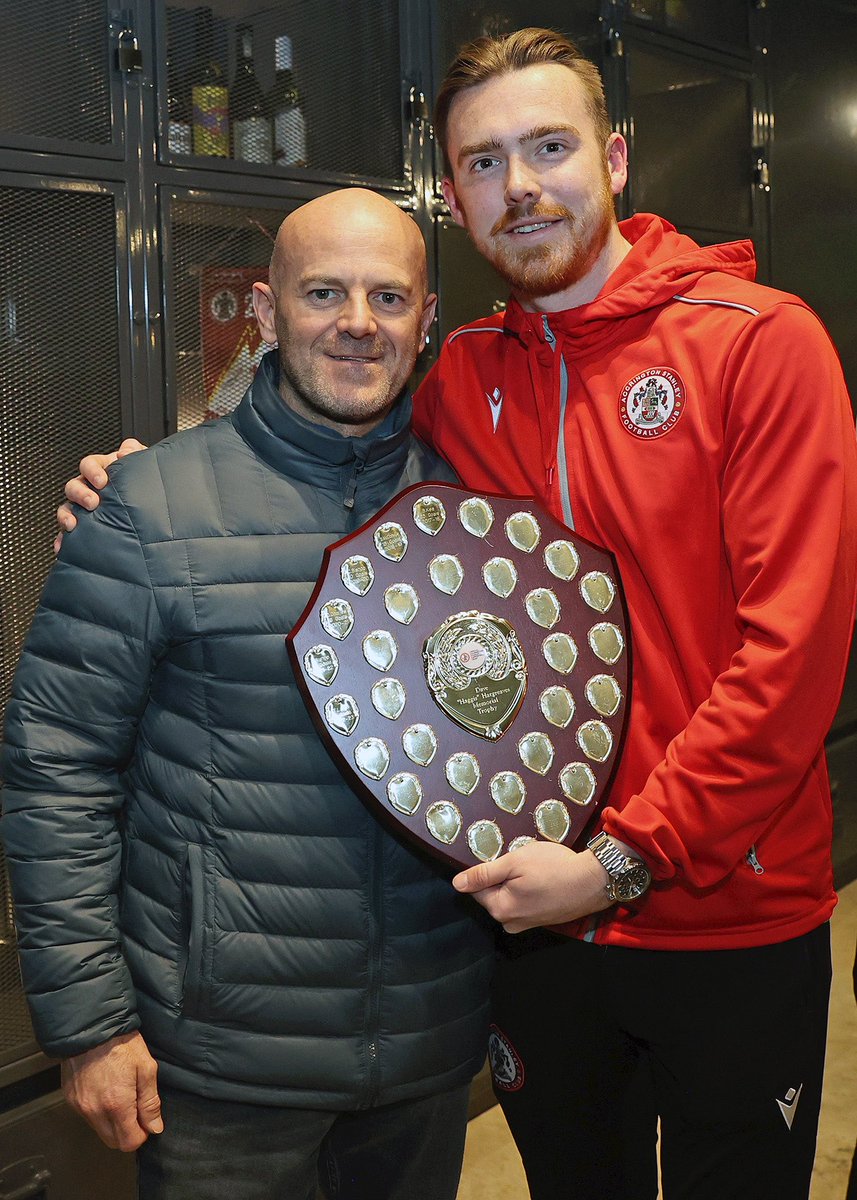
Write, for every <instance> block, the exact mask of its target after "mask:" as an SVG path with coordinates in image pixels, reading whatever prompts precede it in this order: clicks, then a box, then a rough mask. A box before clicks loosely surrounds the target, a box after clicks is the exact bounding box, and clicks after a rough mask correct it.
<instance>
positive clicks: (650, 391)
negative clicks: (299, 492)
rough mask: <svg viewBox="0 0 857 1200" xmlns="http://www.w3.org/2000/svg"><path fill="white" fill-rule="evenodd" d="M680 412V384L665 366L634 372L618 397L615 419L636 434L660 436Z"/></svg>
mask: <svg viewBox="0 0 857 1200" xmlns="http://www.w3.org/2000/svg"><path fill="white" fill-rule="evenodd" d="M683 412H684V384H683V383H682V381H681V379H680V378H679V376H678V375H676V373H675V371H671V370H670V369H669V367H652V369H651V370H649V371H643V372H641V374H639V375H635V376H634V378H633V379H631V380H629V381H628V383H626V384H625V386H624V388H623V389H622V395H621V396H620V397H619V420H620V421H621V422H622V424H623V425H624V426H625V428H626V429H627V430H628V432H629V433H631V434H633V435H634V437H638V438H656V437H663V436H664V434H665V433H669V431H670V430H671V429H673V428H674V427H675V425H676V422H677V421H678V419H679V417H680V416H681V414H682V413H683Z"/></svg>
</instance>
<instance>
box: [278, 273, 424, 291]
mask: <svg viewBox="0 0 857 1200" xmlns="http://www.w3.org/2000/svg"><path fill="white" fill-rule="evenodd" d="M298 284H299V286H300V287H301V288H307V287H313V288H318V287H322V288H343V289H345V290H347V288H348V285H347V284H346V283H345V282H344V281H343V280H342V279H340V278H339V276H338V275H326V274H318V275H316V274H313V273H312V272H307V273H306V274H305V275H301V277H300V279H299V280H298ZM413 286H414V284H413V281H411V282H408V280H407V279H404V278H402V279H393V278H390V277H387V278H386V279H383V280H382V281H381V282H379V283H372V284H370V286H369V291H370V292H407V291H411V290H412V289H413Z"/></svg>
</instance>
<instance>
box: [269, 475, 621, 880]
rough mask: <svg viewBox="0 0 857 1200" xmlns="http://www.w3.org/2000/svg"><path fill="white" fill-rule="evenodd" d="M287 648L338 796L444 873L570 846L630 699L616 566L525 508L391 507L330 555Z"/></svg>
mask: <svg viewBox="0 0 857 1200" xmlns="http://www.w3.org/2000/svg"><path fill="white" fill-rule="evenodd" d="M286 641H287V645H288V649H289V655H290V657H291V661H292V664H293V666H294V669H295V675H296V678H297V680H298V684H299V686H300V688H301V691H302V693H303V696H304V699H305V702H306V704H307V707H308V709H309V712H310V714H311V716H312V718H313V720H314V722H315V724H316V726H317V728H318V729H319V731H320V734H321V736H322V739H323V741H324V742H325V744H326V745H327V747H328V749H329V751H330V753H331V754H332V756H333V758H334V760H335V761H336V763H337V765H338V766H339V768H340V770H341V771H342V772H343V774H344V776H345V778H346V780H347V781H348V783H349V784H350V785H351V786H352V787H353V788H354V790H355V791H356V792H357V793H358V794H359V795H361V796H362V797H364V798H366V799H368V800H369V802H370V803H371V804H372V805H374V806H375V807H376V808H377V809H378V810H379V811H380V813H381V815H382V816H383V817H384V818H385V819H387V820H390V821H392V822H394V823H395V824H396V825H397V826H398V827H399V828H400V829H401V830H402V831H403V832H404V833H406V834H407V835H408V836H410V837H411V838H414V839H415V840H416V841H417V842H419V843H420V844H421V845H422V846H423V847H424V848H426V849H428V850H430V851H431V852H432V853H433V854H435V855H437V856H439V857H440V858H442V859H443V860H444V861H446V862H448V863H451V864H453V865H456V866H465V867H469V866H472V865H473V864H474V863H475V862H478V861H489V860H490V859H493V858H496V857H497V856H498V855H499V854H501V853H503V852H504V851H508V850H515V849H516V848H518V847H519V846H520V845H523V844H525V843H526V842H528V841H531V840H533V839H534V838H542V839H546V840H548V841H555V842H563V843H565V844H567V845H569V846H570V845H572V844H573V843H574V842H575V840H576V839H577V838H578V837H579V836H580V834H581V833H582V832H583V830H584V829H585V827H586V826H588V825H589V823H590V821H591V819H592V817H593V816H594V815H595V813H596V812H597V811H598V809H599V808H600V807H601V805H602V804H603V803H604V801H605V799H606V796H607V791H608V788H609V784H610V781H611V779H612V777H613V774H614V772H615V769H616V765H617V763H618V759H619V755H620V751H621V746H622V740H623V736H624V730H625V724H626V718H627V712H628V703H629V695H630V645H629V629H628V621H627V616H626V610H625V603H624V598H623V594H622V588H621V582H620V579H619V575H618V571H617V568H616V564H615V561H614V559H613V557H612V555H611V554H610V553H609V552H608V551H606V550H604V549H602V548H600V547H598V546H596V545H594V544H593V543H591V542H589V541H587V540H586V539H584V538H582V537H580V536H579V535H578V534H576V533H573V532H572V531H570V530H568V529H567V528H566V527H565V526H563V525H561V524H560V523H559V522H557V521H555V520H554V519H553V518H552V517H551V516H550V515H549V514H548V513H546V512H544V511H543V510H542V509H541V508H540V507H539V506H538V505H536V504H535V503H534V502H533V501H531V500H521V499H514V498H513V499H509V498H506V497H499V496H494V495H488V494H484V493H482V494H479V493H474V492H471V491H468V490H466V489H464V488H459V487H454V486H452V485H449V484H429V485H426V484H420V485H418V486H416V487H413V488H409V489H407V490H406V491H404V492H402V493H400V495H399V496H397V497H396V498H395V499H394V500H392V501H391V502H390V504H388V505H387V506H386V507H385V508H384V509H382V510H381V512H380V513H378V515H377V516H376V517H375V518H374V519H373V520H372V521H370V522H368V523H367V524H366V525H364V526H363V527H362V528H361V529H359V530H358V531H357V532H356V533H354V534H353V535H352V536H351V537H349V538H346V539H344V540H342V541H340V542H337V543H335V544H334V545H332V546H330V547H328V549H327V550H326V551H325V557H324V564H323V566H322V571H321V574H320V577H319V580H318V583H317V585H316V587H315V590H314V592H313V595H312V598H311V599H310V602H309V604H308V605H307V607H306V609H305V610H304V612H303V614H302V616H301V617H300V619H299V620H298V622H297V623H296V625H295V627H294V629H293V630H292V632H291V633H290V634H289V635H288V637H287V639H286Z"/></svg>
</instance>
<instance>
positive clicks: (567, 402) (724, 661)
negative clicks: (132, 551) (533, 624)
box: [415, 215, 857, 949]
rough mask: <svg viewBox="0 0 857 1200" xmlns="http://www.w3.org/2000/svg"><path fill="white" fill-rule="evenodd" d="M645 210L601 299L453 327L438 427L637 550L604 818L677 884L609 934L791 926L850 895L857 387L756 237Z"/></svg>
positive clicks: (601, 537)
mask: <svg viewBox="0 0 857 1200" xmlns="http://www.w3.org/2000/svg"><path fill="white" fill-rule="evenodd" d="M621 229H622V233H623V234H624V236H625V237H626V238H627V240H628V241H629V242H631V243H632V244H633V248H632V250H631V253H630V254H629V255H628V256H627V257H626V258H625V260H624V261H623V262H622V264H621V265H620V266H619V267H618V269H617V270H616V271H615V272H614V274H613V275H612V276H611V277H610V279H609V280H608V281H607V284H606V286H605V288H604V290H603V291H602V293H601V294H600V295H599V296H598V297H597V298H596V299H595V300H593V301H592V303H590V304H587V305H585V306H583V307H580V308H576V309H571V310H568V311H565V312H560V313H551V314H549V315H547V316H542V315H540V314H536V313H526V312H524V311H523V310H522V309H521V308H520V306H519V305H518V304H517V303H516V302H515V301H514V300H513V301H511V302H510V304H509V308H508V310H507V311H506V313H505V314H503V315H501V316H494V317H487V318H485V319H484V320H481V321H476V322H474V323H473V324H472V325H468V326H465V327H463V328H462V329H459V330H457V331H456V332H454V333H453V334H451V335H450V337H449V338H448V339H447V341H446V344H445V346H444V348H443V351H442V354H441V356H440V360H439V361H438V363H437V365H436V366H435V368H434V369H433V370H432V372H431V374H430V375H429V376H428V378H427V379H426V381H425V382H424V383H423V385H422V386H421V388H420V389H419V391H418V393H417V397H416V404H415V425H416V430H417V432H418V433H419V434H420V436H421V437H423V438H424V439H425V440H426V441H428V442H429V443H430V444H432V445H433V446H434V447H435V448H436V449H437V450H439V451H440V453H441V454H442V455H443V456H444V458H446V459H447V460H448V461H449V462H450V463H451V464H452V466H453V467H454V468H455V469H456V471H457V472H458V473H459V475H460V477H461V478H462V480H463V482H464V483H465V484H467V485H468V486H470V487H473V488H477V489H485V490H491V491H497V492H505V493H508V494H512V495H521V496H527V495H531V496H534V497H536V498H537V499H538V500H540V501H541V502H542V503H543V504H544V505H545V506H546V507H547V508H548V509H549V510H550V511H551V512H553V513H554V514H555V515H556V516H557V517H559V518H560V519H561V520H564V521H565V522H566V523H567V524H573V525H574V527H575V528H576V529H577V530H578V531H579V532H580V533H581V534H582V535H583V536H584V537H587V538H590V539H592V540H593V541H595V542H598V543H600V544H601V545H604V546H607V547H608V548H609V549H611V550H612V551H613V552H614V554H615V555H616V558H617V560H618V564H619V569H620V572H621V576H622V581H623V584H624V588H625V594H626V597H627V601H628V608H629V611H630V617H631V635H632V649H633V691H632V701H631V712H630V721H629V727H628V733H627V740H626V743H625V749H624V753H623V757H622V760H621V763H620V765H619V769H618V771H617V774H616V777H615V781H614V784H613V788H612V791H611V794H610V797H609V806H608V807H606V808H605V809H604V812H603V821H602V823H603V826H604V828H606V830H607V831H608V832H609V833H612V834H614V835H615V836H616V837H618V838H620V839H622V840H623V841H625V842H628V843H629V844H630V845H632V846H634V847H636V848H637V849H638V850H639V852H640V853H641V854H642V855H643V856H644V857H645V859H646V861H647V862H648V863H649V865H650V866H651V867H652V870H653V874H654V876H655V883H654V885H653V887H652V889H651V890H650V892H649V894H648V895H647V897H646V898H645V899H644V901H643V902H642V903H641V904H640V905H639V906H638V908H637V909H635V910H632V909H628V908H617V909H614V910H610V911H609V912H608V913H606V914H601V916H600V918H598V920H597V924H598V928H597V931H596V939H597V940H598V941H604V942H610V943H614V944H620V945H628V946H641V947H648V948H653V949H702V948H705V949H718V948H724V949H725V948H738V947H742V946H755V945H764V944H768V943H771V942H778V941H783V940H785V939H787V938H791V937H797V936H798V935H800V934H802V933H806V932H808V931H809V930H811V929H813V928H815V927H816V926H817V925H819V924H820V923H821V922H823V921H825V920H826V919H827V918H828V917H829V916H830V913H831V911H832V909H833V906H834V904H835V895H834V892H833V884H832V871H831V863H830V842H831V803H830V789H829V785H828V778H827V769H826V764H825V759H824V752H823V743H824V737H825V734H826V733H827V731H828V729H829V727H830V724H831V721H832V719H833V716H834V714H835V711H836V707H837V703H838V700H839V696H840V692H841V689H842V682H843V678H844V673H845V666H846V660H847V654H848V646H849V642H850V638H851V633H852V629H853V623H854V606H855V578H857V445H855V436H854V422H853V417H852V413H851V408H850V405H849V402H848V396H847V394H846V389H845V384H844V381H843V378H842V373H841V370H840V366H839V362H838V359H837V356H836V353H835V351H834V350H833V348H832V345H831V343H830V340H829V338H828V336H827V334H826V332H825V330H824V328H823V327H822V325H821V323H820V322H819V320H818V318H817V317H816V316H815V315H814V314H813V313H812V312H811V311H810V309H808V308H807V306H806V305H805V304H804V303H803V302H802V301H800V300H798V299H797V298H796V297H794V296H790V295H787V294H786V293H783V292H778V291H774V290H772V289H770V288H765V287H762V286H760V285H758V284H755V283H753V282H752V280H753V276H754V273H755V262H754V258H753V253H752V248H751V246H750V244H749V243H747V242H735V243H732V244H729V245H721V246H711V247H706V248H700V247H699V246H697V245H696V244H695V243H694V242H693V241H691V239H690V238H687V237H684V236H682V235H680V234H678V233H676V231H675V230H674V229H673V227H672V226H671V225H669V224H668V223H667V222H665V221H662V220H661V219H660V218H658V217H653V216H648V215H638V216H636V217H634V218H632V220H630V221H626V222H624V223H623V224H622V226H621ZM589 924H590V923H588V922H579V923H577V924H575V925H570V926H568V927H567V928H566V931H567V932H568V933H573V934H575V935H577V936H582V935H583V934H584V933H585V932H586V930H587V928H589Z"/></svg>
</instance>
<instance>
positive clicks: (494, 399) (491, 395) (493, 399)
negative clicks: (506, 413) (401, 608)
mask: <svg viewBox="0 0 857 1200" xmlns="http://www.w3.org/2000/svg"><path fill="white" fill-rule="evenodd" d="M485 399H486V400H487V401H488V403H489V404H490V405H491V420H492V421H493V422H494V432H495V433H496V432H497V425H498V423H499V421H500V409H501V408H502V407H503V393H502V392H501V391H500V389H499V388H498V387H495V388H494V391H493V392H486V393H485Z"/></svg>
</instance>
